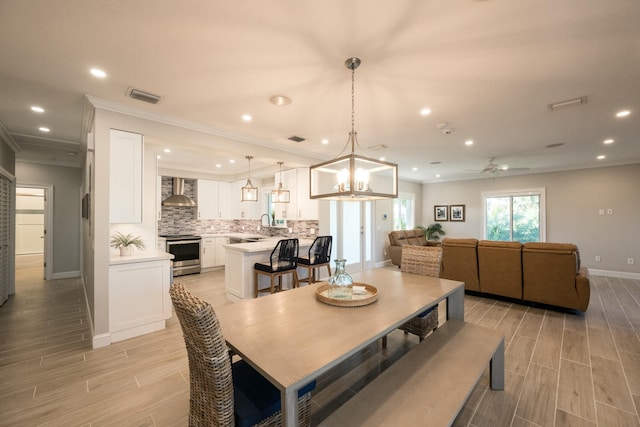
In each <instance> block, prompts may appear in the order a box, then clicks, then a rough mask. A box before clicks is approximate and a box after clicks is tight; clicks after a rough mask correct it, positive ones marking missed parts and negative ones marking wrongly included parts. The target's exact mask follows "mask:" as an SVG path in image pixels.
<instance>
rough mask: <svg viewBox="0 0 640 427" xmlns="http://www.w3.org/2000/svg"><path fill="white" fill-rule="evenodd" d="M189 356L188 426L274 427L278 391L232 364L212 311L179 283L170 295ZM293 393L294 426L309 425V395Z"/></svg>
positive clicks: (247, 369) (245, 367) (306, 391)
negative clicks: (295, 407) (296, 414)
mask: <svg viewBox="0 0 640 427" xmlns="http://www.w3.org/2000/svg"><path fill="white" fill-rule="evenodd" d="M169 293H170V295H171V300H172V301H173V306H174V308H175V311H176V314H177V316H178V319H179V320H180V325H181V326H182V332H183V335H184V342H185V345H186V347H187V354H188V356H189V378H190V383H191V393H190V398H189V403H190V408H189V426H192V427H193V426H199V427H200V426H202V427H205V426H207V427H208V426H221V427H222V426H224V427H227V426H241V427H244V426H253V425H257V426H279V425H281V424H282V423H281V416H280V409H281V403H280V391H279V390H278V389H277V388H276V387H275V386H274V385H273V384H271V383H270V382H269V381H268V380H267V379H265V378H264V377H263V376H262V375H260V374H259V373H258V372H257V371H255V370H254V369H253V368H252V367H251V366H250V365H249V364H247V363H246V362H245V361H244V360H240V361H238V362H235V363H233V364H232V363H231V358H230V356H229V352H228V350H227V346H226V343H225V340H224V337H223V336H222V331H221V330H220V325H219V323H218V319H217V318H216V315H215V313H214V311H213V308H212V307H211V305H210V304H209V303H208V302H206V301H203V300H201V299H200V298H198V297H196V296H194V295H193V294H191V293H190V292H189V291H188V290H187V289H186V288H185V287H184V285H183V284H182V283H175V284H173V285H171V288H170V290H169ZM313 388H315V381H313V382H312V383H310V384H308V385H307V386H305V387H303V388H302V389H301V390H300V391H299V393H298V404H299V411H300V412H299V424H300V425H301V426H309V425H310V415H311V390H313Z"/></svg>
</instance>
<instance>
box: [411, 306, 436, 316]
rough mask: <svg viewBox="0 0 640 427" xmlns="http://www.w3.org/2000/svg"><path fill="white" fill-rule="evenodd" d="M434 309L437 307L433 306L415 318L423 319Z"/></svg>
mask: <svg viewBox="0 0 640 427" xmlns="http://www.w3.org/2000/svg"><path fill="white" fill-rule="evenodd" d="M436 307H438V306H437V305H434V306H433V307H431V308H428V309H426V310H425V311H423V312H422V313H420V314H418V315H417V316H416V317H425V316H426V315H427V314H429V313H431V312H432V311H433V310H435V309H436Z"/></svg>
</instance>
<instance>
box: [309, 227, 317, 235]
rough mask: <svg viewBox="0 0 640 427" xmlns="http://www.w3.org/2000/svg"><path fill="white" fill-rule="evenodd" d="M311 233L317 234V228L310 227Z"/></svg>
mask: <svg viewBox="0 0 640 427" xmlns="http://www.w3.org/2000/svg"><path fill="white" fill-rule="evenodd" d="M309 234H311V235H312V236H313V235H314V234H316V229H315V228H310V229H309Z"/></svg>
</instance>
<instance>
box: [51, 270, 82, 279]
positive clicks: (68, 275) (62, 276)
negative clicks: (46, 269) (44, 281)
mask: <svg viewBox="0 0 640 427" xmlns="http://www.w3.org/2000/svg"><path fill="white" fill-rule="evenodd" d="M74 277H80V272H79V271H63V272H62V273H53V274H51V278H52V279H54V280H55V279H73V278H74Z"/></svg>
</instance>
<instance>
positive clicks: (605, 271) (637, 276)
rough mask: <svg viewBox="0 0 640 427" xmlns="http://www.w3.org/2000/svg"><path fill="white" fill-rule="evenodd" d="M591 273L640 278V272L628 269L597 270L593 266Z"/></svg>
mask: <svg viewBox="0 0 640 427" xmlns="http://www.w3.org/2000/svg"><path fill="white" fill-rule="evenodd" d="M589 274H590V275H592V276H607V277H618V278H620V279H633V280H640V273H627V272H626V271H611V270H595V269H593V268H590V269H589Z"/></svg>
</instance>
